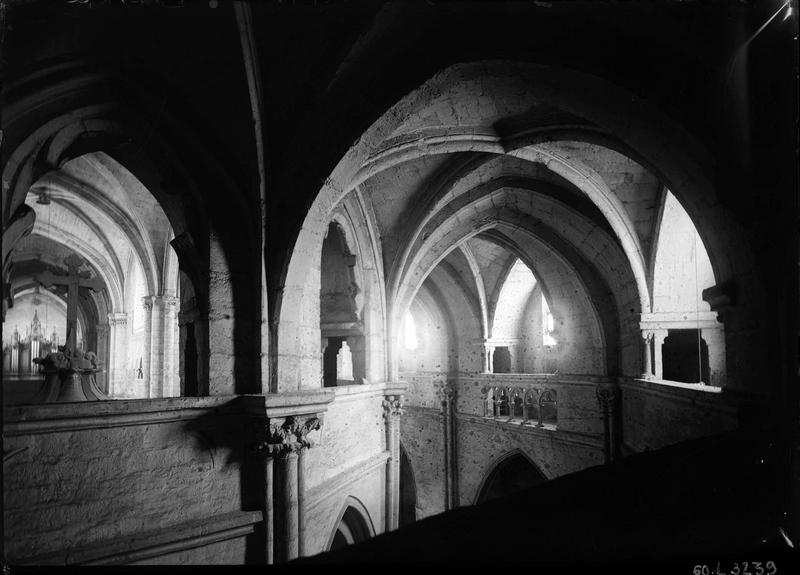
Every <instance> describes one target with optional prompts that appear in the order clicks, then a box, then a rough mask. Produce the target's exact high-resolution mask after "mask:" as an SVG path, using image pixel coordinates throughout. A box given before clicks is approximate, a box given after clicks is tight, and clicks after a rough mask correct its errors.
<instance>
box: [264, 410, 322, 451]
mask: <svg viewBox="0 0 800 575" xmlns="http://www.w3.org/2000/svg"><path fill="white" fill-rule="evenodd" d="M321 426H322V421H321V420H320V419H319V418H318V417H315V416H313V417H309V418H307V419H305V420H303V421H301V420H300V419H298V418H297V417H294V416H289V417H287V418H286V419H282V420H281V419H277V420H276V419H271V420H267V423H266V425H265V426H264V427H263V431H264V432H265V433H264V436H263V437H262V438H260V439H259V440H258V441H256V443H255V445H254V446H253V450H254V451H256V452H257V453H262V454H264V455H269V456H272V457H284V456H286V455H289V454H290V453H296V452H298V451H300V450H301V449H304V448H306V447H311V446H312V445H313V442H312V441H311V439H310V438H309V437H308V434H309V433H310V432H312V431H316V430H318V429H319V428H320V427H321Z"/></svg>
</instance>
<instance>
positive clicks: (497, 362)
mask: <svg viewBox="0 0 800 575" xmlns="http://www.w3.org/2000/svg"><path fill="white" fill-rule="evenodd" d="M494 373H511V352H509V351H508V348H507V347H505V346H502V347H496V348H495V349H494Z"/></svg>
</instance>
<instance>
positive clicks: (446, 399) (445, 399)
mask: <svg viewBox="0 0 800 575" xmlns="http://www.w3.org/2000/svg"><path fill="white" fill-rule="evenodd" d="M434 386H435V388H436V397H437V398H438V399H439V401H441V402H442V403H450V402H453V401H455V399H456V394H457V392H456V388H455V386H453V384H452V383H450V382H447V381H437V382H434Z"/></svg>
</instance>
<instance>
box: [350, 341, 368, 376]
mask: <svg viewBox="0 0 800 575" xmlns="http://www.w3.org/2000/svg"><path fill="white" fill-rule="evenodd" d="M347 345H348V346H349V347H350V353H351V354H352V358H353V381H354V382H355V383H364V379H365V378H366V375H367V374H366V367H367V361H366V359H367V358H366V354H365V351H366V346H365V344H364V336H362V335H359V336H350V337H348V338H347Z"/></svg>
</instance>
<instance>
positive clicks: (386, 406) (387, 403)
mask: <svg viewBox="0 0 800 575" xmlns="http://www.w3.org/2000/svg"><path fill="white" fill-rule="evenodd" d="M403 400H404V398H403V396H402V395H387V396H386V398H385V399H384V400H383V416H384V417H385V418H387V419H389V418H390V417H398V416H400V415H403V414H404V413H405V410H404V409H403Z"/></svg>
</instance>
